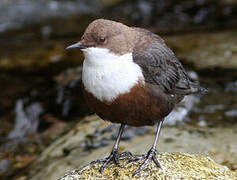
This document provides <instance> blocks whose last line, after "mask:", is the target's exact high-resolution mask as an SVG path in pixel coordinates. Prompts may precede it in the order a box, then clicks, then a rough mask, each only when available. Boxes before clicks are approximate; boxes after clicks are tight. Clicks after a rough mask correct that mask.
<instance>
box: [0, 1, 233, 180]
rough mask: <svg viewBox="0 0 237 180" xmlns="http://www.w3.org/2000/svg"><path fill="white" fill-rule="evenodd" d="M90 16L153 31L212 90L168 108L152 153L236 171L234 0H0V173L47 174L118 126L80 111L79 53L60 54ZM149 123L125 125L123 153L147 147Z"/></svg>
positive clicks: (105, 146)
mask: <svg viewBox="0 0 237 180" xmlns="http://www.w3.org/2000/svg"><path fill="white" fill-rule="evenodd" d="M97 18H107V19H113V20H117V21H121V22H123V23H126V24H128V25H131V26H139V27H144V28H147V29H149V30H151V31H152V32H155V33H158V34H160V35H161V36H162V37H163V38H164V39H165V40H166V42H167V44H168V45H169V46H170V47H171V48H172V49H173V50H174V51H175V53H176V55H177V57H179V59H180V60H181V61H182V63H183V64H184V66H185V68H186V69H188V70H189V74H190V77H192V78H193V79H198V80H199V81H200V82H201V83H202V84H203V85H204V86H206V87H208V88H209V90H210V92H209V94H208V95H205V96H202V97H200V96H190V97H189V98H187V99H186V101H185V102H183V103H182V104H180V105H179V106H178V107H177V109H176V110H175V111H174V112H172V114H171V115H170V116H169V117H168V118H167V120H166V126H165V127H164V129H163V131H162V134H161V139H160V142H159V150H161V151H169V152H190V153H202V154H208V155H210V156H211V157H212V158H213V159H215V160H216V161H217V162H219V163H221V164H223V165H226V166H228V167H229V168H230V169H232V170H237V144H236V139H237V137H236V136H237V124H236V121H237V1H236V0H219V1H216V0H189V1H186V0H180V1H177V2H176V1H175V2H174V1H171V0H126V1H125V0H90V1H88V0H37V1H32V0H2V1H0V92H1V93H0V179H3V180H4V179H19V180H24V179H55V178H58V177H60V176H61V175H63V174H64V173H65V171H66V170H71V169H73V168H77V167H81V166H82V165H85V164H87V163H88V162H90V161H92V160H94V159H98V158H101V157H104V156H106V155H107V154H108V153H109V152H110V149H111V147H112V144H113V140H114V139H115V137H116V134H115V133H116V128H117V126H116V125H111V124H109V123H105V122H103V121H101V120H99V119H98V117H96V116H88V115H90V114H92V113H91V112H90V111H89V109H88V108H87V106H86V104H85V102H84V100H83V97H82V94H81V91H80V81H81V79H80V78H81V63H82V60H83V56H82V54H81V53H80V52H76V51H72V52H67V51H65V47H66V46H68V45H69V44H72V43H73V42H76V41H78V40H79V39H80V36H81V34H82V33H83V31H84V29H85V27H86V26H87V25H88V24H89V23H90V22H91V21H92V20H93V19H97ZM87 116H88V117H87ZM84 117H86V118H84ZM154 129H155V128H152V127H149V128H147V127H144V128H139V129H136V128H131V127H129V128H128V129H127V130H126V131H125V133H124V137H123V141H122V144H121V145H122V146H121V148H122V149H121V151H124V150H130V151H132V152H133V153H135V154H142V153H145V151H144V149H149V147H150V144H151V143H152V141H153V138H154V137H153V136H154ZM141 142H144V143H143V144H142V143H141ZM42 177H44V178H42Z"/></svg>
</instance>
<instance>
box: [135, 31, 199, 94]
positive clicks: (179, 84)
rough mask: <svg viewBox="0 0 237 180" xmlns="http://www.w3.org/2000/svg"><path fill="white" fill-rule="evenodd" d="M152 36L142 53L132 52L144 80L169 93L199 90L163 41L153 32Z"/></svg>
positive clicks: (188, 92) (187, 92)
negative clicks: (152, 38) (149, 43)
mask: <svg viewBox="0 0 237 180" xmlns="http://www.w3.org/2000/svg"><path fill="white" fill-rule="evenodd" d="M153 37H155V40H153V41H152V42H151V45H150V46H149V47H148V48H147V49H146V50H145V51H144V52H143V53H133V60H134V62H135V63H137V64H138V65H139V66H140V67H141V68H142V70H143V74H144V77H145V79H146V82H148V83H150V84H153V85H158V86H159V88H161V89H162V90H163V91H164V92H166V93H171V94H180V95H187V94H191V93H195V92H198V91H200V87H199V85H198V84H197V83H194V82H192V81H191V80H190V79H189V78H188V76H187V73H186V72H185V70H184V68H183V66H182V64H181V63H180V62H179V60H178V59H177V58H176V57H175V55H174V53H173V52H172V51H171V50H170V49H169V48H168V47H167V46H166V44H165V43H164V41H163V40H162V39H161V38H160V37H159V36H156V35H154V34H153ZM134 52H136V47H135V48H134Z"/></svg>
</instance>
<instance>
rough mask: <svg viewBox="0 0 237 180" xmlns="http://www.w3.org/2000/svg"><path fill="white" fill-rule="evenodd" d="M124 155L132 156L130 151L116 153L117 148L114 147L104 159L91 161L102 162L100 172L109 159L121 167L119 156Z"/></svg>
mask: <svg viewBox="0 0 237 180" xmlns="http://www.w3.org/2000/svg"><path fill="white" fill-rule="evenodd" d="M126 156H132V153H130V152H123V153H121V154H119V153H118V150H116V149H114V150H112V152H111V154H110V155H109V156H108V157H107V158H104V159H99V160H96V161H93V162H92V163H103V165H102V166H101V167H100V170H99V171H100V173H101V174H102V173H103V171H104V169H105V168H106V167H107V166H108V165H109V163H110V162H111V161H113V162H114V163H115V164H116V165H117V166H119V167H122V166H121V165H120V163H119V158H120V157H126Z"/></svg>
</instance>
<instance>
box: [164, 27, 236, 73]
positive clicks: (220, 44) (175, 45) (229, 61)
mask: <svg viewBox="0 0 237 180" xmlns="http://www.w3.org/2000/svg"><path fill="white" fill-rule="evenodd" d="M163 38H164V39H165V40H166V42H167V44H168V45H169V46H170V47H171V48H172V49H173V50H174V51H175V54H176V55H177V57H178V58H179V59H181V60H182V61H184V62H185V63H188V64H192V65H193V66H194V67H195V68H197V69H205V68H227V69H228V68H232V69H236V68H237V61H236V59H237V45H236V44H237V33H236V30H233V31H223V32H205V33H189V34H183V35H177V36H167V37H163Z"/></svg>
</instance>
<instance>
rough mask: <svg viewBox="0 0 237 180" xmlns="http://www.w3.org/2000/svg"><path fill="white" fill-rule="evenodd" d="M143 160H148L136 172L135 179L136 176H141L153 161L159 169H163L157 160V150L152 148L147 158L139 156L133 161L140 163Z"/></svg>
mask: <svg viewBox="0 0 237 180" xmlns="http://www.w3.org/2000/svg"><path fill="white" fill-rule="evenodd" d="M141 159H146V160H145V161H144V162H143V163H142V165H141V166H140V167H139V169H138V170H136V172H135V173H134V174H133V177H134V176H136V175H137V174H139V173H140V172H141V171H142V170H143V169H144V168H145V167H146V166H147V164H149V163H150V161H151V160H152V161H153V162H154V163H155V164H156V166H157V167H158V168H161V165H160V163H159V161H158V160H157V159H156V150H155V149H154V148H151V149H150V150H149V151H148V153H147V155H146V156H145V155H141V156H138V157H136V158H135V159H134V160H132V161H138V160H141Z"/></svg>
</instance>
